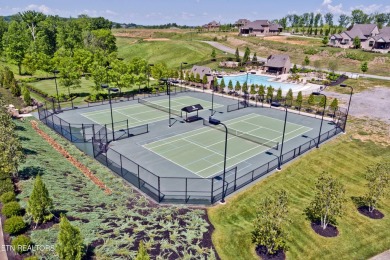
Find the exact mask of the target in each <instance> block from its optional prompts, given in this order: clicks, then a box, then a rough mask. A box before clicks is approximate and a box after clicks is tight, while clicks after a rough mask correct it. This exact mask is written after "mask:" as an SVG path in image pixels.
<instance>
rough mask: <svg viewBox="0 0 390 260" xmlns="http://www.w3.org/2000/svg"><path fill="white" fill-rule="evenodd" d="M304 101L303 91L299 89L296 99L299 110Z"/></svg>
mask: <svg viewBox="0 0 390 260" xmlns="http://www.w3.org/2000/svg"><path fill="white" fill-rule="evenodd" d="M302 102H303V96H302V91H299V92H298V95H297V99H296V100H295V103H296V105H297V107H299V110H300V109H301V107H302Z"/></svg>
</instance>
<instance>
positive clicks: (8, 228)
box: [4, 216, 27, 235]
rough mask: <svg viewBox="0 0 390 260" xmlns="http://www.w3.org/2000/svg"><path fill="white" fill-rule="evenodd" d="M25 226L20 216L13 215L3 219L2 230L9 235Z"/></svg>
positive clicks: (20, 230) (18, 231)
mask: <svg viewBox="0 0 390 260" xmlns="http://www.w3.org/2000/svg"><path fill="white" fill-rule="evenodd" d="M26 227H27V224H26V223H25V222H24V220H23V218H22V217H20V216H13V217H10V218H8V219H6V220H5V221H4V231H5V232H6V233H8V234H10V235H14V234H18V233H20V232H22V231H23V230H24V229H25V228H26Z"/></svg>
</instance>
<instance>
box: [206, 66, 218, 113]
mask: <svg viewBox="0 0 390 260" xmlns="http://www.w3.org/2000/svg"><path fill="white" fill-rule="evenodd" d="M206 76H207V77H209V76H213V75H212V74H210V73H207V74H206ZM214 80H217V78H216V77H213V84H212V89H211V116H213V115H214V114H215V113H214V91H215V88H214Z"/></svg>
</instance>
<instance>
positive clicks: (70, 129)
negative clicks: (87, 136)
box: [68, 123, 73, 142]
mask: <svg viewBox="0 0 390 260" xmlns="http://www.w3.org/2000/svg"><path fill="white" fill-rule="evenodd" d="M68 125H69V135H70V141H71V142H73V137H72V128H71V127H70V123H68Z"/></svg>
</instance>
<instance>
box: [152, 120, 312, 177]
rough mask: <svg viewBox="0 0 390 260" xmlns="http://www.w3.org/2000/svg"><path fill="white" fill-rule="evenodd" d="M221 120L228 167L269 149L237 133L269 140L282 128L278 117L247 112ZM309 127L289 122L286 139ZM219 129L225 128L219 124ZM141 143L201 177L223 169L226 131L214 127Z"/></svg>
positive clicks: (277, 139) (279, 135)
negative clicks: (226, 129)
mask: <svg viewBox="0 0 390 260" xmlns="http://www.w3.org/2000/svg"><path fill="white" fill-rule="evenodd" d="M224 123H225V124H226V125H227V127H228V129H229V137H228V149H227V156H226V157H227V159H226V164H227V165H226V167H227V168H231V167H234V166H236V165H237V164H239V163H241V162H243V161H245V160H247V159H248V158H251V157H253V156H256V155H257V154H260V153H262V152H264V151H266V150H269V149H270V148H269V147H267V146H262V145H259V144H258V143H255V142H252V141H249V140H248V139H244V137H240V135H241V134H242V133H246V134H249V135H250V136H255V137H260V138H263V139H264V140H269V141H271V142H281V138H282V132H281V129H283V124H284V122H283V121H281V120H277V119H273V118H270V117H266V116H260V115H256V114H249V115H246V116H243V117H239V118H235V119H233V120H229V121H225V122H224ZM309 130H310V128H308V127H304V126H300V125H296V124H292V123H288V124H287V126H286V135H285V136H286V139H285V141H288V140H289V139H293V138H294V137H296V136H298V135H301V134H303V133H305V132H307V131H309ZM221 131H223V132H224V131H225V130H224V129H223V128H221ZM271 146H272V145H271ZM144 147H145V148H146V149H149V150H151V151H153V152H154V153H156V154H158V155H159V156H161V157H163V158H165V159H167V160H169V161H171V162H174V163H176V164H177V165H179V166H181V167H182V168H184V169H187V170H188V171H190V172H192V173H194V174H196V175H198V176H199V177H202V178H208V177H211V176H214V175H216V174H218V173H220V172H222V171H223V163H224V151H225V150H224V149H225V135H224V134H223V133H221V132H220V131H219V130H216V129H214V128H210V127H204V128H202V129H197V130H194V131H191V132H187V133H185V134H181V135H176V136H173V137H169V138H166V139H163V140H159V141H155V142H152V143H149V144H146V145H144Z"/></svg>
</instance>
